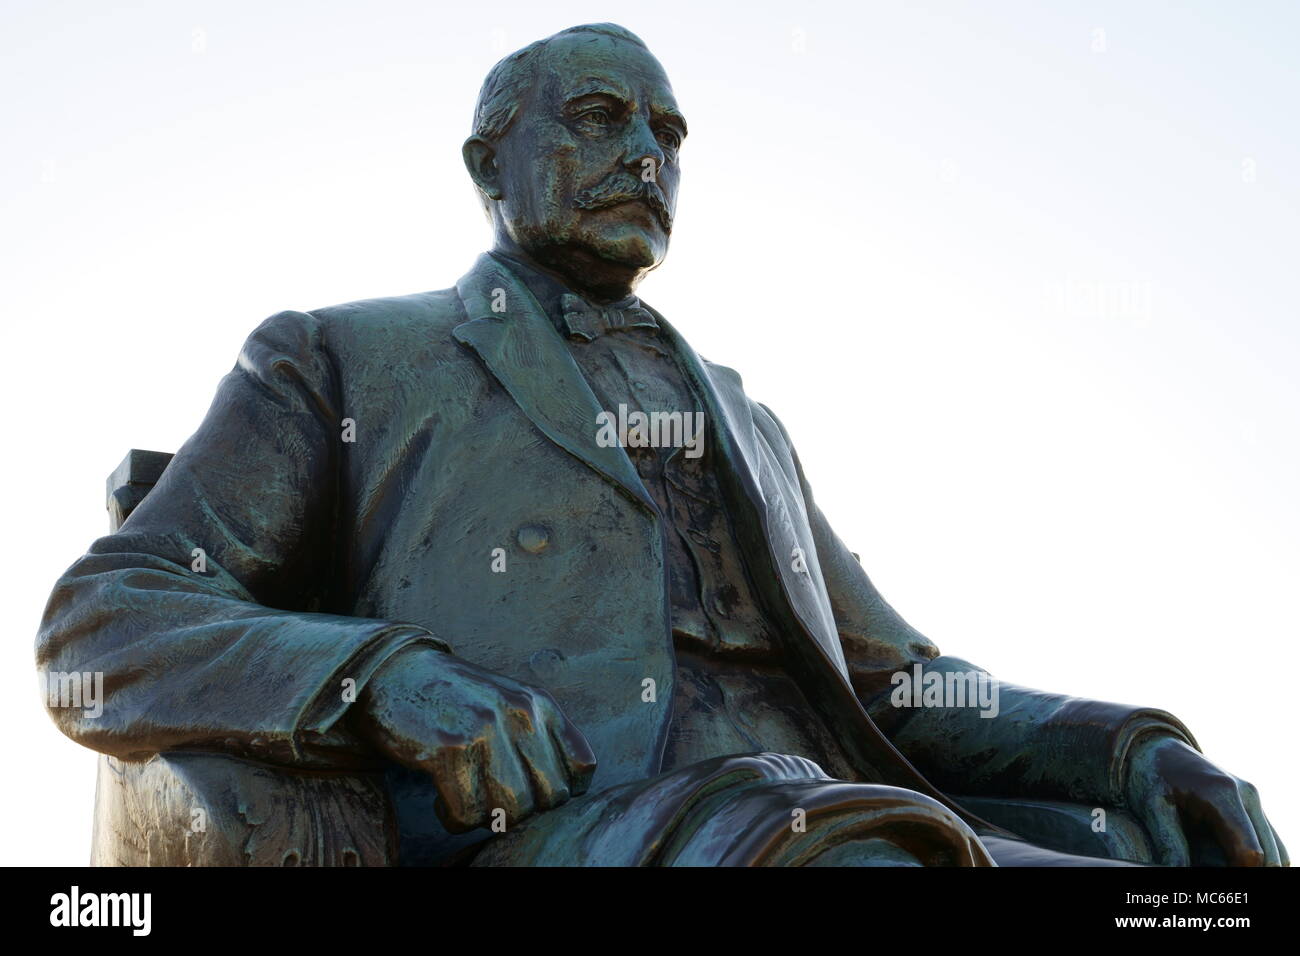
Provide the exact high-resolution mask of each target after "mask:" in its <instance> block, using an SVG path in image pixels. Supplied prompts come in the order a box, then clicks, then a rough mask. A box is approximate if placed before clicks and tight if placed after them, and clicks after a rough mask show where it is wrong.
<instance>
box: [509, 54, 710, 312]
mask: <svg viewBox="0 0 1300 956" xmlns="http://www.w3.org/2000/svg"><path fill="white" fill-rule="evenodd" d="M685 136H686V123H685V121H684V119H683V118H682V116H681V114H680V113H679V112H678V110H677V104H676V101H675V100H674V98H673V93H672V88H671V87H670V86H669V84H668V77H667V76H666V75H665V74H664V71H663V68H662V67H661V66H660V65H659V63H658V61H657V60H655V58H654V57H653V56H651V55H650V54H649V53H648V52H646V51H645V50H644V49H642V48H641V47H639V46H636V45H635V44H632V43H628V42H625V41H622V40H618V39H616V38H613V37H605V36H595V35H590V34H587V35H582V34H579V35H574V36H567V37H561V38H559V39H557V40H555V41H553V42H552V43H551V44H550V45H549V46H548V47H547V48H546V50H545V51H544V55H543V57H542V59H541V62H540V64H539V66H538V70H537V75H536V82H535V84H534V88H533V90H532V92H531V94H530V96H529V97H528V99H527V101H526V102H525V103H524V104H523V105H522V107H521V109H520V112H519V114H518V115H517V117H516V119H515V122H514V123H513V124H512V125H511V127H510V129H509V130H508V131H507V132H506V134H505V136H504V137H503V138H502V141H501V142H500V143H498V144H497V151H496V157H495V160H496V165H497V170H498V174H499V177H500V178H499V184H500V186H501V199H500V201H499V202H497V203H496V204H495V206H496V212H497V222H498V232H500V231H501V230H502V229H504V231H505V232H506V233H507V234H508V237H509V239H510V240H511V241H512V242H513V243H514V244H516V245H517V246H518V247H519V248H520V249H522V250H523V251H524V252H526V253H527V254H528V255H529V256H531V257H532V258H533V259H534V260H536V261H537V262H539V263H541V264H542V265H544V266H547V267H548V268H551V269H553V270H554V271H556V272H559V273H561V274H562V275H565V276H571V277H573V278H575V280H576V282H575V284H576V285H578V286H579V287H586V288H594V289H595V290H597V291H600V290H601V288H602V286H604V287H606V288H607V289H608V291H609V294H610V295H614V294H616V293H617V292H618V291H619V287H622V288H623V289H624V290H625V289H626V288H628V287H635V285H636V283H637V282H638V281H639V280H640V278H641V277H642V276H643V275H644V274H645V273H647V272H649V271H650V270H651V269H653V268H655V267H656V266H658V265H659V263H660V262H662V261H663V259H664V256H665V255H666V254H667V252H668V239H669V235H670V233H671V231H672V217H673V213H674V211H675V209H676V202H677V183H678V178H679V175H680V174H679V169H678V165H677V154H678V149H679V148H680V147H681V143H682V140H683V139H684V138H685ZM575 273H576V274H575ZM610 279H613V280H614V281H613V282H612V283H611V282H610V281H608V280H610Z"/></svg>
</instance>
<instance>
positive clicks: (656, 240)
mask: <svg viewBox="0 0 1300 956" xmlns="http://www.w3.org/2000/svg"><path fill="white" fill-rule="evenodd" d="M587 248H588V249H590V250H591V252H592V253H593V254H595V255H596V256H598V257H599V258H601V259H604V260H605V261H606V262H610V263H613V264H615V265H620V266H625V267H627V268H629V269H638V270H641V269H653V268H654V267H655V266H657V265H659V263H660V262H662V261H663V258H664V256H665V255H666V254H667V253H668V237H667V236H665V235H664V234H663V233H661V232H659V231H658V230H647V229H642V228H639V227H625V228H622V229H617V230H611V231H610V233H606V234H605V235H602V236H599V237H593V241H591V242H589V243H588V244H587Z"/></svg>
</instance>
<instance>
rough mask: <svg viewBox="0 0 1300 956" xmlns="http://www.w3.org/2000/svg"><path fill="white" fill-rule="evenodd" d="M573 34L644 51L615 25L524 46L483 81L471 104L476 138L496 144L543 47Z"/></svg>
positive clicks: (595, 26)
mask: <svg viewBox="0 0 1300 956" xmlns="http://www.w3.org/2000/svg"><path fill="white" fill-rule="evenodd" d="M575 33H595V34H600V35H602V36H608V37H615V38H616V39H619V40H626V41H627V42H628V43H635V44H636V45H637V46H639V47H641V49H643V50H644V49H647V47H646V45H645V42H644V41H643V40H642V39H641V38H640V37H639V36H637V35H636V34H635V33H633V32H632V31H631V30H628V29H626V28H624V27H621V26H619V25H618V24H616V23H587V24H583V25H582V26H577V27H569V29H567V30H561V31H560V32H559V33H555V34H552V35H551V36H549V37H546V38H545V39H544V40H538V41H536V42H535V43H530V44H528V46H526V47H524V48H523V49H522V50H516V51H515V52H514V53H511V54H510V55H509V56H507V57H505V58H504V59H502V60H500V61H499V62H498V63H497V64H496V66H494V67H492V69H491V70H489V71H488V75H487V78H486V79H485V80H484V81H483V87H482V89H480V90H479V94H478V102H477V103H476V104H475V105H474V134H475V135H476V136H482V137H483V138H484V139H486V140H489V141H490V142H496V141H497V140H499V139H500V138H501V137H502V136H504V135H505V133H506V131H507V130H508V129H510V124H511V123H513V122H514V121H515V117H516V116H517V115H519V107H520V106H521V105H522V103H523V100H524V96H525V95H526V94H527V93H528V90H529V88H530V87H531V86H532V84H533V80H534V77H535V74H536V72H537V66H538V61H539V60H540V58H541V54H542V53H543V51H544V50H545V49H546V47H547V45H548V44H549V43H550V42H551V41H552V40H555V39H558V38H559V37H564V36H572V35H573V34H575Z"/></svg>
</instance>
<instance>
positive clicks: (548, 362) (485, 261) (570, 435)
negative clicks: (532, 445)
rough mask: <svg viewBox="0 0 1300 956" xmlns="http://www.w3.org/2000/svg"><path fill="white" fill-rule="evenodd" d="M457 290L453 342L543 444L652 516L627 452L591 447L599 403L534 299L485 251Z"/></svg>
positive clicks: (612, 447) (561, 339) (594, 445)
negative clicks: (487, 374)
mask: <svg viewBox="0 0 1300 956" xmlns="http://www.w3.org/2000/svg"><path fill="white" fill-rule="evenodd" d="M497 290H501V291H500V292H498V291H497ZM456 291H457V292H458V293H459V294H460V298H461V302H462V303H464V306H465V313H466V315H468V316H469V319H468V321H466V322H462V323H461V324H460V325H458V326H456V328H455V329H453V330H452V335H453V336H455V338H456V340H457V341H458V342H461V343H463V344H464V345H467V346H469V347H470V348H471V349H473V350H474V351H475V352H477V353H478V356H479V358H481V359H482V360H483V363H484V364H485V365H486V366H487V367H488V370H489V371H491V373H492V374H493V375H494V376H495V377H496V379H497V381H499V382H500V383H501V385H502V387H503V388H505V390H506V392H507V393H509V395H510V397H511V398H513V399H514V401H515V403H516V404H517V405H518V406H519V408H520V409H521V410H522V411H523V413H524V414H525V415H527V416H528V418H529V419H530V420H531V421H532V422H533V424H535V425H536V426H537V427H538V428H539V429H540V430H541V431H542V433H543V434H544V435H546V437H547V438H549V439H550V440H551V441H553V442H555V444H557V445H559V446H560V447H561V448H563V449H564V450H565V451H567V452H568V453H569V454H571V455H573V456H574V457H575V458H577V459H578V460H579V461H582V462H584V463H585V464H587V465H588V466H590V467H591V468H593V469H595V471H596V472H598V473H599V474H600V475H601V476H603V477H604V478H606V479H607V480H609V481H611V482H613V483H614V484H615V485H617V486H619V487H621V488H622V489H623V490H624V491H626V492H627V494H628V495H629V496H630V497H631V498H632V499H633V500H634V501H637V502H639V503H640V504H642V505H644V506H645V507H646V508H648V509H650V511H651V512H652V513H654V512H655V511H656V509H655V506H654V502H653V500H652V499H651V497H650V495H649V493H648V492H647V491H646V489H645V485H643V484H642V483H641V478H640V476H639V475H637V473H636V469H635V468H634V467H633V465H632V462H631V460H630V459H629V458H628V456H627V453H626V452H625V451H624V450H623V449H622V448H620V447H618V446H617V445H615V446H611V447H602V446H601V445H599V444H598V443H597V442H596V434H597V430H598V425H597V422H596V416H597V415H598V414H599V413H600V412H601V411H602V409H601V407H600V403H599V402H598V401H597V399H596V396H595V394H594V393H593V392H592V391H591V388H590V386H588V385H587V380H586V379H585V378H584V377H583V375H582V372H581V371H579V370H578V366H577V364H576V363H575V362H574V361H573V357H572V356H571V355H570V354H569V349H568V347H567V346H566V345H565V343H564V339H563V338H561V337H560V333H559V332H557V331H556V329H555V326H554V325H553V324H552V323H551V320H550V319H549V318H547V316H546V314H545V312H544V311H543V310H542V307H541V306H540V305H539V304H538V303H537V300H536V299H535V298H533V295H532V293H530V292H529V291H528V289H527V288H526V287H525V286H524V285H523V283H521V282H520V281H519V280H518V279H516V278H515V277H514V275H513V274H512V273H511V272H510V271H509V270H508V269H506V268H505V267H503V266H501V265H500V264H499V263H497V262H496V260H494V259H493V258H492V257H491V256H489V255H487V254H486V253H485V254H484V255H481V256H479V259H478V261H477V262H476V263H475V264H474V268H473V269H471V270H470V271H469V273H468V274H467V275H466V276H465V277H464V278H462V279H461V280H460V281H459V282H457V283H456ZM494 302H496V303H503V304H504V307H505V308H504V311H493V309H492V306H493V304H494Z"/></svg>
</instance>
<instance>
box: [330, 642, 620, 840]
mask: <svg viewBox="0 0 1300 956" xmlns="http://www.w3.org/2000/svg"><path fill="white" fill-rule="evenodd" d="M353 711H354V713H353V716H352V724H353V726H354V728H356V729H357V730H358V731H359V732H360V733H361V734H362V736H363V737H365V738H366V739H367V740H368V741H369V742H370V743H371V744H373V745H374V746H375V747H376V748H377V749H378V750H380V751H381V752H383V753H384V754H385V755H387V756H388V757H389V758H390V759H392V760H395V761H396V762H398V763H400V764H403V765H404V766H407V767H412V768H414V769H416V770H422V771H424V772H426V773H428V774H429V776H431V777H432V778H433V782H434V786H435V787H436V788H437V791H438V800H437V802H436V805H435V810H436V812H437V814H438V817H439V819H441V820H442V823H443V825H444V826H445V827H446V828H447V829H448V830H450V831H451V832H452V833H464V832H466V831H468V830H473V829H475V828H476V827H481V826H486V825H488V824H489V823H491V822H492V819H493V812H494V811H495V810H497V809H501V810H504V811H505V819H506V822H507V823H508V824H513V823H515V822H516V821H518V820H522V819H524V818H525V817H527V816H529V815H530V814H532V813H536V812H539V811H542V810H549V809H550V808H552V807H555V806H558V805H559V804H561V803H564V802H565V801H566V800H568V799H569V797H570V796H576V795H577V794H580V793H583V792H584V791H586V789H587V786H588V784H590V782H591V776H592V774H593V773H594V772H595V769H596V758H595V756H594V755H593V754H592V752H591V748H590V746H588V744H587V740H586V738H585V737H583V735H582V732H581V731H579V730H578V728H577V727H575V726H574V725H573V724H572V723H570V722H569V719H568V718H567V717H565V716H564V714H562V713H561V712H560V708H559V706H558V705H557V704H556V703H555V699H554V698H552V697H551V695H550V694H548V693H547V692H546V691H544V690H541V689H539V688H536V687H529V686H527V685H525V684H521V683H519V682H518V681H514V680H511V679H510V678H508V677H504V676H502V675H501V674H494V673H492V672H491V671H486V670H483V669H482V668H480V667H476V666H474V665H473V664H471V663H469V662H468V661H465V660H462V659H460V658H457V657H455V656H453V655H451V654H446V653H443V652H441V651H437V650H434V649H433V648H429V647H422V646H417V647H407V648H404V649H402V650H401V651H398V652H397V653H396V654H394V655H393V656H392V657H391V658H389V659H388V660H387V661H385V662H384V664H383V665H381V666H380V668H379V669H378V670H377V671H375V673H374V675H373V676H372V677H371V678H370V681H369V682H368V683H367V684H366V687H365V690H364V691H363V692H362V694H361V696H360V697H359V698H358V699H357V702H356V704H355V705H353Z"/></svg>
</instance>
